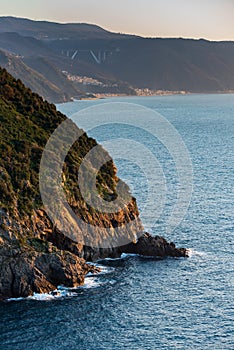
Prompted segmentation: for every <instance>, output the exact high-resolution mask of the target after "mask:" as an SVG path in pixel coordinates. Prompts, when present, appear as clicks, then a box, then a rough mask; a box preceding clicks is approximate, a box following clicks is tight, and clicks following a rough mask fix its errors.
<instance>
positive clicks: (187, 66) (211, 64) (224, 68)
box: [0, 17, 234, 102]
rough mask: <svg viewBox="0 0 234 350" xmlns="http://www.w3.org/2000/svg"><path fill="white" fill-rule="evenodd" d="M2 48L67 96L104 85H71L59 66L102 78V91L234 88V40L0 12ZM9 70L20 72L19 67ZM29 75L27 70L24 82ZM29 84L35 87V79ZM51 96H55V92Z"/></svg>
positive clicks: (71, 71)
mask: <svg viewBox="0 0 234 350" xmlns="http://www.w3.org/2000/svg"><path fill="white" fill-rule="evenodd" d="M0 49H2V50H4V51H5V52H7V53H11V54H12V55H15V56H22V57H21V59H22V61H23V63H24V64H25V65H27V67H28V68H30V69H33V70H34V71H36V72H37V73H38V74H40V75H42V76H43V77H44V79H46V80H49V81H50V83H51V84H53V85H56V87H57V88H58V89H59V90H60V91H62V92H63V95H64V96H65V97H63V98H62V99H64V98H65V99H67V100H69V99H70V98H71V97H77V94H76V91H77V90H84V91H85V92H93V91H95V92H100V91H103V88H102V89H99V88H98V87H97V86H94V85H93V86H92V85H90V84H83V86H82V84H76V82H75V83H74V84H73V89H72V88H71V85H70V84H71V82H69V81H68V80H67V78H65V77H64V75H63V74H61V72H62V71H66V72H67V76H69V75H72V76H73V78H74V79H73V80H75V81H76V77H77V81H79V78H80V77H84V76H85V77H91V78H94V79H96V80H98V81H99V82H100V84H104V85H105V91H110V92H111V91H113V85H115V86H116V88H115V91H116V92H118V93H126V94H134V89H135V88H144V89H145V88H149V89H152V90H170V91H179V90H185V91H190V92H201V93H207V92H227V91H234V42H210V41H207V40H192V39H161V38H151V39H150V38H141V37H137V36H131V35H123V34H118V33H111V32H108V31H106V30H104V29H102V28H100V27H98V26H96V25H90V24H82V23H81V24H59V23H52V22H46V21H32V20H28V19H22V18H14V17H0ZM52 67H53V68H52ZM55 71H56V72H57V74H56V76H55V74H52V72H55ZM12 74H14V75H15V77H19V76H18V75H17V74H18V73H17V70H15V72H13V71H12ZM64 79H66V84H65V81H64ZM30 80H31V78H29V77H27V76H26V75H25V77H24V82H25V83H26V84H27V81H30ZM67 84H69V85H67ZM30 86H31V88H32V89H33V90H35V91H38V90H37V89H38V88H36V85H35V88H34V85H33V84H31V85H30ZM68 86H70V88H68ZM74 89H75V91H74ZM65 90H66V91H65ZM40 93H41V94H42V96H43V97H45V96H48V93H47V94H45V93H44V92H42V91H40ZM65 93H66V94H65ZM79 96H82V93H80V94H79ZM79 96H78V97H79ZM50 101H53V102H57V100H56V99H54V98H53V97H52V99H51V98H50Z"/></svg>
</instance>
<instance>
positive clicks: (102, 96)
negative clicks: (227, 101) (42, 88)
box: [64, 90, 234, 103]
mask: <svg viewBox="0 0 234 350" xmlns="http://www.w3.org/2000/svg"><path fill="white" fill-rule="evenodd" d="M232 94H234V90H231V91H216V92H190V91H164V92H162V93H161V92H160V93H155V94H141V95H127V94H111V93H110V94H108V93H106V94H96V95H95V97H82V98H81V99H79V100H78V99H74V100H73V101H68V102H75V101H95V100H102V99H108V98H115V97H128V98H131V97H163V96H174V95H182V96H185V95H232ZM64 103H67V102H64Z"/></svg>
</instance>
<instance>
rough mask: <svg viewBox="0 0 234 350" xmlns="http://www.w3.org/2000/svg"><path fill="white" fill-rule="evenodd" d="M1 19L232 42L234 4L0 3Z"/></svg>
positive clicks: (136, 0) (158, 0) (208, 0)
mask: <svg viewBox="0 0 234 350" xmlns="http://www.w3.org/2000/svg"><path fill="white" fill-rule="evenodd" d="M0 15H1V16H8V15H11V16H18V17H27V18H32V19H37V20H41V19H45V20H50V21H57V22H88V23H94V24H98V25H100V26H102V27H104V28H106V29H109V30H112V31H115V32H124V33H134V34H139V35H143V36H153V37H168V36H169V37H190V38H191V37H192V38H207V39H211V40H224V39H226V40H234V0H143V1H142V0H141V1H140V0H9V1H7V0H0Z"/></svg>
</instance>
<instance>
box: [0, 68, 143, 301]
mask: <svg viewBox="0 0 234 350" xmlns="http://www.w3.org/2000/svg"><path fill="white" fill-rule="evenodd" d="M0 120H1V129H0V132H1V135H0V137H1V160H0V191H1V198H0V259H1V264H0V266H1V271H0V272H1V273H0V275H1V279H0V298H4V297H17V296H25V295H29V294H32V293H33V292H38V291H42V292H45V291H48V290H52V289H53V288H54V287H55V286H57V285H58V284H64V285H67V286H71V285H79V284H82V282H83V280H84V276H85V274H86V273H87V272H89V271H90V266H89V265H87V264H86V263H85V260H84V259H83V258H85V259H87V260H96V259H98V258H100V257H101V258H105V257H107V256H113V257H115V256H119V255H120V254H121V252H120V251H119V250H118V249H117V248H116V247H114V246H113V247H108V248H106V249H101V248H95V247H100V245H101V243H100V242H101V240H102V239H103V238H104V237H101V235H102V227H103V228H107V227H108V228H110V229H111V230H112V233H113V235H115V234H116V232H117V228H118V226H122V225H124V224H125V223H129V227H128V229H127V230H126V231H125V232H124V235H126V239H127V240H128V241H129V242H131V241H132V240H133V239H134V237H135V235H136V233H137V232H138V233H139V232H142V231H143V227H142V224H141V221H140V219H139V218H138V215H139V214H138V209H137V205H136V201H135V199H134V198H132V200H131V201H130V203H129V204H128V206H126V207H125V208H124V209H123V210H120V211H119V212H118V213H115V214H105V213H103V214H101V213H99V212H97V211H95V210H94V209H93V208H91V207H89V206H88V205H87V204H86V203H85V202H84V200H83V198H82V196H81V193H80V190H79V188H78V187H77V172H78V169H79V165H80V163H81V161H82V159H83V158H84V156H85V155H86V154H87V153H88V152H89V150H90V149H92V148H93V147H94V146H96V145H97V143H96V141H95V140H93V139H91V138H89V137H88V136H87V135H86V134H83V136H82V137H81V138H80V139H79V141H77V142H76V143H75V144H74V145H73V147H72V148H71V150H70V151H69V153H68V155H67V158H66V160H65V164H64V168H63V172H64V174H63V179H64V181H63V189H64V192H65V194H66V199H67V201H68V204H69V205H70V206H71V208H73V210H74V212H75V213H76V215H77V216H78V217H79V218H80V219H81V220H83V221H85V222H88V223H92V225H93V226H94V227H95V226H96V227H97V228H98V229H99V233H98V234H97V235H95V237H94V239H93V246H92V247H91V246H85V245H84V244H82V243H79V242H74V241H72V240H71V239H70V238H68V237H67V236H65V235H64V234H63V233H62V232H61V231H60V230H59V227H57V226H56V225H55V223H53V222H51V220H50V219H49V217H48V216H47V214H46V211H45V210H44V207H43V203H42V200H41V196H40V191H39V167H40V161H41V155H42V152H43V149H44V147H45V145H46V143H47V141H48V139H49V137H50V136H51V134H52V132H53V131H54V129H56V127H58V126H59V125H60V124H61V122H63V121H64V120H66V117H65V116H64V115H62V114H61V113H59V112H57V111H56V109H55V106H53V105H50V104H49V103H47V102H44V101H43V100H42V98H40V97H39V96H38V95H36V94H34V93H32V92H31V91H30V90H29V89H27V88H26V87H25V86H24V85H23V84H22V83H21V81H19V80H15V79H14V78H13V77H12V76H10V75H9V74H8V73H7V72H6V71H5V70H3V69H0ZM55 153H56V150H55ZM105 154H106V151H105V150H103V149H101V152H100V157H103V156H104V155H105ZM92 166H93V165H92V164H90V167H92ZM118 182H119V179H118V178H117V176H116V168H115V166H114V164H113V162H112V161H108V162H107V163H106V164H105V165H104V166H103V167H102V168H101V170H100V172H99V174H98V176H97V184H96V185H97V188H98V190H99V193H100V195H101V196H102V197H103V198H104V199H107V198H115V197H116V196H117V194H116V186H117V183H118ZM125 189H126V191H127V192H128V188H127V186H126V185H125ZM131 222H132V224H131ZM77 230H79V227H77ZM105 232H106V231H105V230H103V234H105ZM99 240H100V241H99Z"/></svg>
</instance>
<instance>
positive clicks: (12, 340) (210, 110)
mask: <svg viewBox="0 0 234 350" xmlns="http://www.w3.org/2000/svg"><path fill="white" fill-rule="evenodd" d="M57 107H58V109H59V110H60V111H62V112H63V113H65V114H67V115H68V116H69V117H71V118H72V119H74V120H78V125H79V118H80V124H81V125H80V126H81V127H82V128H84V129H85V130H87V132H88V135H90V136H92V137H95V138H96V139H97V140H98V142H100V143H101V144H104V146H105V148H107V149H108V151H109V152H110V154H112V152H113V149H112V148H113V147H111V145H114V147H115V149H116V148H118V147H117V145H118V144H121V145H123V147H122V148H123V149H125V151H126V152H123V150H122V148H121V147H120V150H119V152H114V153H116V154H114V155H113V158H114V160H115V163H116V165H117V167H118V176H119V177H120V178H122V179H123V180H124V181H125V182H127V183H128V185H129V187H130V189H131V192H132V193H133V195H134V196H135V197H136V198H137V203H138V206H139V210H140V213H141V215H142V221H143V224H144V225H145V227H146V229H147V231H149V232H150V233H151V234H153V235H163V236H164V237H165V238H166V239H168V240H169V241H173V242H175V243H176V245H178V246H180V247H185V248H187V249H189V257H188V258H167V259H163V260H161V259H156V258H143V257H141V256H134V255H132V256H130V255H123V256H122V257H121V258H120V259H106V260H103V261H98V262H97V265H98V266H100V267H101V269H102V271H101V273H100V274H99V275H88V276H87V277H86V279H85V285H84V286H82V287H79V288H74V289H70V290H68V289H66V288H64V287H62V286H60V287H59V288H58V292H57V294H56V295H51V294H45V295H34V296H33V297H30V298H26V299H16V300H8V301H5V302H2V303H0V320H1V328H0V349H2V350H27V349H30V350H67V349H69V350H76V349H79V350H123V349H129V350H156V349H157V350H172V349H180V350H186V349H189V350H191V349H196V350H205V349H206V350H208V349H209V350H218V349H219V350H220V349H223V350H233V349H234V322H233V321H234V303H233V297H234V261H233V233H234V221H233V214H234V207H233V200H234V196H233V188H234V169H233V165H234V153H233V147H234V95H232V94H191V95H189V94H188V95H171V96H152V97H118V98H108V99H103V100H94V101H88V100H87V101H86V100H83V101H74V102H71V103H66V104H60V105H58V106H57ZM106 108H109V111H110V115H109V120H107V121H106V119H105V118H104V119H105V121H104V119H103V120H102V117H101V114H100V111H102V109H103V111H104V110H105V111H106ZM128 108H129V111H130V110H131V113H130V112H129V115H130V114H131V118H130V117H129V120H126V122H123V118H122V117H121V113H123V111H124V110H125V111H126V110H128ZM84 111H86V112H85V113H86V114H85V113H84ZM89 111H91V112H90V119H89V117H88V116H89ZM95 111H97V113H96V112H95ZM111 111H112V112H113V111H114V112H113V113H112V112H111ZM134 111H135V112H136V118H135V125H134V113H135V112H134ZM77 112H78V114H77ZM74 114H75V115H76V116H75V118H74ZM84 115H86V119H85V118H84ZM154 118H155V120H154ZM84 119H85V120H84ZM107 119H108V118H107ZM91 121H92V123H91ZM89 125H90V128H89ZM88 129H90V130H88ZM167 132H168V133H167ZM116 140H120V141H121V142H119V141H118V142H119V143H118V142H117V141H116ZM115 142H117V143H115ZM131 142H132V147H131ZM177 143H178V144H180V147H179V148H178V144H177ZM108 145H109V146H108ZM173 145H174V147H173ZM134 149H135V150H136V153H135V156H136V162H135V163H134V156H132V150H134ZM176 149H177V151H178V152H174V151H175V150H176ZM130 151H131V152H130ZM133 153H134V152H133ZM142 159H144V162H142V161H141V160H142ZM159 175H160V176H159ZM162 185H163V187H161V186H162ZM161 188H163V190H162V191H161V194H160V196H157V193H158V191H160V189H161ZM183 188H185V189H186V191H183ZM154 189H156V190H154ZM180 197H181V198H182V199H181V201H180V202H179V203H178V199H180ZM154 199H155V200H154ZM155 202H156V203H155ZM147 203H148V204H150V205H148V204H147ZM175 207H177V211H176V213H177V214H175V213H174V214H173V208H175ZM173 215H176V220H174V221H173V220H172V223H174V226H173V225H172V226H170V225H168V222H170V218H171V217H172V219H173Z"/></svg>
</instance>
